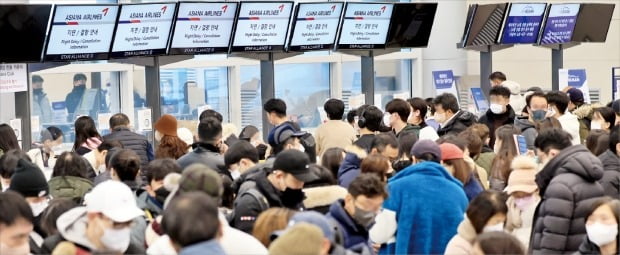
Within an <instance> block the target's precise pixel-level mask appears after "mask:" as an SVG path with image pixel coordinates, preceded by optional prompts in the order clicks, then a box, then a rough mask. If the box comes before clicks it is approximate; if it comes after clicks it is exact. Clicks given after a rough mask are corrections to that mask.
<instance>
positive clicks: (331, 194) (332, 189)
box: [304, 185, 347, 208]
mask: <svg viewBox="0 0 620 255" xmlns="http://www.w3.org/2000/svg"><path fill="white" fill-rule="evenodd" d="M304 194H306V199H304V207H305V208H315V207H319V206H326V205H331V204H332V203H334V202H335V201H337V200H338V199H344V197H345V196H346V195H347V189H345V188H343V187H341V186H338V185H330V186H323V187H313V188H306V189H304Z"/></svg>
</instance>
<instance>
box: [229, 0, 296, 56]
mask: <svg viewBox="0 0 620 255" xmlns="http://www.w3.org/2000/svg"><path fill="white" fill-rule="evenodd" d="M292 13H293V2H241V6H240V7H239V15H238V18H237V27H236V30H235V36H234V39H233V45H232V51H237V52H240V51H241V52H247V51H258V52H260V51H282V50H284V44H285V43H286V36H287V33H288V26H289V21H290V19H291V14H292Z"/></svg>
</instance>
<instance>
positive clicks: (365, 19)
mask: <svg viewBox="0 0 620 255" xmlns="http://www.w3.org/2000/svg"><path fill="white" fill-rule="evenodd" d="M392 8H393V5H392V4H374V3H373V4H371V3H347V5H346V8H345V14H344V21H343V22H342V29H341V31H340V37H339V39H338V48H339V49H377V48H385V41H386V38H387V34H388V29H389V28H390V18H391V17H392Z"/></svg>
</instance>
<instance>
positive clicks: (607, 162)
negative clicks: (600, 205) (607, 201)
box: [598, 150, 620, 198]
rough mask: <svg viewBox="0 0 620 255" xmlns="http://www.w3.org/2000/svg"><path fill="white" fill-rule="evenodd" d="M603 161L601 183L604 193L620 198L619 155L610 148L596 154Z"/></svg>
mask: <svg viewBox="0 0 620 255" xmlns="http://www.w3.org/2000/svg"><path fill="white" fill-rule="evenodd" d="M598 159H600V160H601V162H603V169H605V173H604V174H603V179H601V185H603V188H604V189H605V195H607V196H610V197H615V198H620V157H618V156H617V155H616V154H615V153H613V152H612V151H610V150H607V151H605V152H604V153H603V154H601V155H599V156H598Z"/></svg>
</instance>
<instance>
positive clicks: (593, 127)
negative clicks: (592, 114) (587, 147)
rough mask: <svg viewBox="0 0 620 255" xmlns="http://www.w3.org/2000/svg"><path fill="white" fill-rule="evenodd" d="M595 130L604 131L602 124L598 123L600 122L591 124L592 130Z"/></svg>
mask: <svg viewBox="0 0 620 255" xmlns="http://www.w3.org/2000/svg"><path fill="white" fill-rule="evenodd" d="M595 129H603V127H602V125H601V123H600V122H598V121H592V122H590V130H595Z"/></svg>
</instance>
